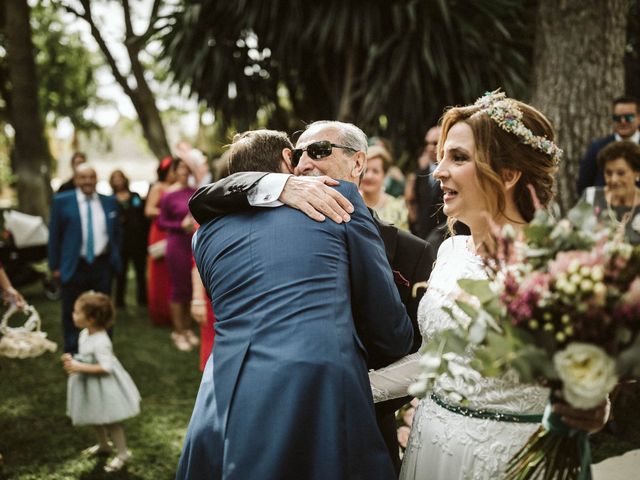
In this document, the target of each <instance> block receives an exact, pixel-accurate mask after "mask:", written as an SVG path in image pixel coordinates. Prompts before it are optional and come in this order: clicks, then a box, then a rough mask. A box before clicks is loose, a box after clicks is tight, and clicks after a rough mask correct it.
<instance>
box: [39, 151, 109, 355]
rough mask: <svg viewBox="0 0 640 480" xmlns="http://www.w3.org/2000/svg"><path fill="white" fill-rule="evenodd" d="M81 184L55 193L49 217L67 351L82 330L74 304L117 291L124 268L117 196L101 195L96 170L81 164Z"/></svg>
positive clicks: (51, 257)
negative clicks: (85, 295)
mask: <svg viewBox="0 0 640 480" xmlns="http://www.w3.org/2000/svg"><path fill="white" fill-rule="evenodd" d="M74 181H75V184H76V188H75V189H73V190H68V191H66V192H62V193H58V194H57V195H55V196H54V197H53V204H52V206H51V218H50V221H49V245H48V256H49V269H50V270H51V273H52V275H53V276H54V277H55V278H58V279H59V280H60V282H61V296H62V326H63V332H64V351H65V352H69V353H76V352H77V351H78V335H79V333H80V331H79V330H78V329H77V328H76V327H75V325H74V324H73V318H72V313H73V304H74V303H75V301H76V299H77V298H78V296H79V295H80V294H81V293H82V292H85V291H87V290H95V291H97V292H103V293H106V294H109V293H111V282H112V280H113V274H114V273H115V272H116V271H119V269H120V264H121V260H120V251H119V249H118V245H119V244H120V242H119V239H120V226H119V225H120V223H119V222H118V205H117V203H116V200H115V199H114V198H113V197H107V196H104V195H99V194H97V193H96V183H97V176H96V171H95V170H94V169H93V167H91V166H90V165H89V164H87V163H83V164H81V165H79V166H78V168H77V170H76V173H75V177H74Z"/></svg>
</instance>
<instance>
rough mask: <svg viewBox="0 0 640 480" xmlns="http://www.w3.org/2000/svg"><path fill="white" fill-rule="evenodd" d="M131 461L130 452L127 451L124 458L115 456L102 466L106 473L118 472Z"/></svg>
mask: <svg viewBox="0 0 640 480" xmlns="http://www.w3.org/2000/svg"><path fill="white" fill-rule="evenodd" d="M130 459H131V452H129V451H127V454H126V455H124V456H120V455H118V456H116V457H113V458H112V459H111V461H110V462H109V463H107V464H106V465H105V466H104V471H105V472H107V473H113V472H119V471H120V470H122V469H123V468H124V467H125V466H126V464H127V462H128V461H129V460H130Z"/></svg>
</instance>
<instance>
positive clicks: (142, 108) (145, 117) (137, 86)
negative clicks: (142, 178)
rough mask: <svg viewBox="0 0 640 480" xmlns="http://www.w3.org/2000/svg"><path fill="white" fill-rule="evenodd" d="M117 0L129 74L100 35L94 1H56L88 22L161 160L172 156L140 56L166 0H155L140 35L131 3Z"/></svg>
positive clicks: (148, 140)
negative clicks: (122, 25) (121, 18)
mask: <svg viewBox="0 0 640 480" xmlns="http://www.w3.org/2000/svg"><path fill="white" fill-rule="evenodd" d="M118 1H119V3H120V4H121V5H122V15H123V21H124V26H125V31H124V38H123V45H124V47H125V48H126V51H127V55H128V59H129V64H130V70H129V71H124V70H123V69H122V68H121V67H120V66H118V62H117V61H116V58H115V57H114V55H113V53H112V51H111V49H110V48H109V46H108V45H107V42H106V40H105V38H104V37H103V35H102V33H101V27H100V25H98V23H97V22H96V18H95V16H94V14H93V11H92V9H91V5H92V1H91V0H77V2H76V3H77V5H75V4H72V3H71V2H72V0H56V2H55V3H57V4H59V5H61V6H62V7H63V8H64V9H65V10H67V11H68V12H71V13H73V14H74V15H75V16H76V17H77V18H80V19H83V20H84V21H86V22H87V24H88V25H89V27H90V29H91V35H92V36H93V38H94V39H95V41H96V43H97V44H98V47H99V48H100V51H101V52H102V54H103V55H104V58H105V61H106V62H107V64H108V65H109V67H110V68H111V73H112V74H113V77H114V78H115V80H116V82H118V84H119V85H120V87H122V89H123V90H124V93H125V94H126V95H127V96H128V97H129V98H130V99H131V103H133V107H134V108H135V110H136V113H137V114H138V118H139V120H140V124H141V126H142V131H143V134H144V137H145V139H146V140H147V143H148V145H149V148H150V149H151V151H152V152H153V154H154V155H155V156H156V157H157V158H158V159H161V158H163V157H165V156H167V155H169V153H170V149H169V144H168V142H167V137H166V133H165V130H164V125H163V124H162V119H161V118H160V112H159V110H158V107H157V105H156V100H155V96H154V94H153V91H152V90H151V88H150V86H149V82H148V80H147V78H146V77H145V73H146V71H147V69H146V67H145V65H144V63H143V61H142V58H141V54H142V53H143V51H144V49H145V46H146V43H147V41H148V40H149V38H150V37H151V36H152V35H153V33H154V32H155V28H156V22H157V20H158V12H159V10H160V7H161V6H162V3H163V1H162V0H154V2H153V5H152V7H151V12H150V14H149V22H148V25H147V28H146V29H145V30H144V32H143V33H141V34H139V35H138V34H136V33H135V32H134V29H133V21H132V12H131V8H130V5H129V0H118Z"/></svg>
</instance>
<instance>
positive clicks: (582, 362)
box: [411, 204, 640, 479]
mask: <svg viewBox="0 0 640 480" xmlns="http://www.w3.org/2000/svg"><path fill="white" fill-rule="evenodd" d="M558 218H559V216H558V215H557V214H556V215H554V214H551V213H550V212H548V211H545V210H541V209H539V210H538V211H537V212H536V215H535V218H534V219H533V221H532V222H531V223H530V224H529V225H528V226H527V227H526V228H525V229H524V230H523V232H522V235H521V236H520V237H519V238H517V236H516V234H515V231H514V230H513V229H512V228H510V227H506V228H505V229H503V230H502V231H500V232H498V233H496V235H495V237H496V240H495V245H494V248H493V250H492V252H491V254H490V255H489V256H488V257H487V259H486V260H485V264H486V268H487V272H488V279H486V280H469V279H464V280H460V281H459V282H458V283H459V285H460V287H461V289H462V292H463V293H462V295H461V296H460V297H459V298H457V299H456V305H457V306H458V307H459V308H460V310H461V311H462V312H464V314H465V315H462V316H461V315H459V314H458V315H456V314H455V313H454V311H453V310H450V309H449V310H447V311H448V313H449V314H450V315H451V317H452V318H453V319H454V320H455V323H456V325H457V327H456V328H453V329H451V330H447V331H444V332H442V333H441V334H440V335H439V336H438V337H437V338H436V339H434V341H433V342H430V343H429V345H428V346H427V347H426V348H425V350H424V351H423V354H424V355H423V357H422V360H421V362H422V365H423V373H422V374H421V376H420V378H419V380H418V382H417V383H416V384H414V385H413V386H412V389H411V393H413V394H418V395H419V394H420V393H423V394H424V393H425V392H426V391H427V390H429V389H430V387H431V386H432V384H433V382H434V381H435V379H436V378H437V377H438V376H440V375H442V374H445V373H446V374H448V375H451V376H454V377H455V375H456V370H457V368H456V360H455V359H456V358H460V355H462V356H466V358H470V366H471V367H472V368H473V369H475V370H477V371H478V372H480V373H481V374H482V375H484V376H499V375H502V374H503V373H505V372H507V371H515V372H517V374H518V375H519V378H520V380H521V381H522V382H537V383H541V384H543V385H545V386H549V387H551V389H552V392H553V391H554V390H560V389H561V391H562V397H563V398H564V400H565V401H566V402H567V403H569V404H570V405H571V406H573V407H575V408H579V409H591V408H594V407H596V406H598V405H600V404H602V403H603V402H604V401H605V400H606V398H607V395H608V394H609V393H610V392H611V391H612V390H613V388H614V387H615V386H616V385H617V384H618V382H619V380H620V379H622V378H624V377H638V376H640V336H639V335H638V333H639V332H640V246H635V247H634V246H632V245H630V244H629V243H627V242H625V241H624V237H623V234H624V231H623V228H624V226H622V227H621V226H620V225H616V224H615V223H613V222H612V223H603V222H601V221H599V220H598V218H597V216H596V215H595V213H594V212H593V207H592V206H590V205H586V204H580V205H578V206H577V207H575V208H574V209H573V210H571V211H570V212H569V213H568V216H567V217H566V218H563V219H558ZM452 395H453V396H454V400H457V401H459V402H460V403H462V404H463V405H464V404H465V399H464V398H463V397H462V396H461V395H460V394H459V393H452ZM456 395H457V396H458V397H459V398H455V396H456ZM551 397H552V398H551V402H553V401H554V395H553V393H552V396H551ZM541 472H546V475H545V477H544V478H590V477H589V475H590V453H589V444H588V439H587V434H586V432H581V431H576V430H572V429H570V428H568V427H567V426H566V425H565V424H563V423H562V421H561V420H560V418H559V417H558V416H557V415H555V414H554V413H553V412H552V411H551V408H550V407H548V408H547V410H546V411H545V415H544V417H543V421H542V426H541V427H540V428H539V430H538V431H537V432H536V433H535V434H534V435H533V436H532V437H531V438H530V439H529V441H528V442H527V443H526V444H525V446H524V447H523V448H522V449H521V450H520V451H519V452H518V453H517V454H516V455H515V456H514V458H513V459H512V460H511V462H510V464H509V466H508V471H507V478H509V479H530V478H536V477H537V476H538V475H540V474H541Z"/></svg>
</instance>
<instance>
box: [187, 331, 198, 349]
mask: <svg viewBox="0 0 640 480" xmlns="http://www.w3.org/2000/svg"><path fill="white" fill-rule="evenodd" d="M184 336H185V337H186V339H187V341H188V342H189V344H190V345H192V346H194V347H197V346H198V345H200V339H199V338H198V337H197V336H196V334H195V333H193V330H186V331H185V332H184Z"/></svg>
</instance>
